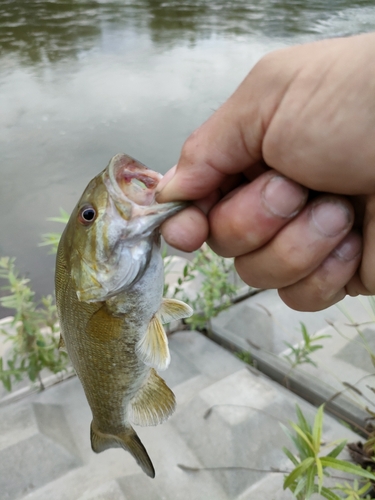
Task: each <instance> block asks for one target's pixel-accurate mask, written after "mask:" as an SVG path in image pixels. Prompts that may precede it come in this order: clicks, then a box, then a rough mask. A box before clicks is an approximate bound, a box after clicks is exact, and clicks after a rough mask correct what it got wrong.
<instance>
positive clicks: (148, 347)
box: [135, 314, 171, 370]
mask: <svg viewBox="0 0 375 500" xmlns="http://www.w3.org/2000/svg"><path fill="white" fill-rule="evenodd" d="M135 349H136V353H137V355H138V357H139V358H140V359H141V360H142V361H143V362H144V363H145V365H147V366H151V367H153V368H156V369H157V370H166V369H167V368H168V366H169V363H170V360H171V357H170V354H169V348H168V339H167V335H166V333H165V331H164V328H163V325H162V324H161V321H160V317H159V315H158V314H155V315H154V316H153V318H152V319H151V321H150V324H149V325H148V328H147V332H146V334H145V335H144V337H142V338H141V339H140V340H139V341H138V343H137V345H136V348H135Z"/></svg>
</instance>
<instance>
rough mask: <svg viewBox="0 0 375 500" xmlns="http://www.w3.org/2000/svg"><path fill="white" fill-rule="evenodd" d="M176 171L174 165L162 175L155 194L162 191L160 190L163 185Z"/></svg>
mask: <svg viewBox="0 0 375 500" xmlns="http://www.w3.org/2000/svg"><path fill="white" fill-rule="evenodd" d="M175 173H176V165H175V166H174V167H172V168H171V169H170V170H168V172H167V173H166V174H165V175H164V176H163V178H162V179H161V181H160V182H159V184H158V185H157V187H156V194H159V193H161V192H162V190H163V189H164V188H165V186H166V185H167V184H168V183H169V181H170V180H171V179H172V178H173V177H174V174H175Z"/></svg>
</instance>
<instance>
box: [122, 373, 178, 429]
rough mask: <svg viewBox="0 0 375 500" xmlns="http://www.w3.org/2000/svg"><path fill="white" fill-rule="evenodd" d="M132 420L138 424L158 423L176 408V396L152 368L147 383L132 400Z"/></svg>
mask: <svg viewBox="0 0 375 500" xmlns="http://www.w3.org/2000/svg"><path fill="white" fill-rule="evenodd" d="M130 405H131V408H130V409H131V412H130V415H129V417H130V420H131V421H132V422H133V423H134V424H136V425H157V424H160V423H162V422H164V420H166V419H167V418H168V417H169V416H170V415H172V413H173V412H174V410H175V408H176V398H175V396H174V394H173V392H172V391H171V390H170V388H169V387H168V386H167V384H166V383H165V382H164V380H163V379H162V378H161V377H159V375H158V374H157V373H156V371H155V370H153V369H152V370H151V372H150V375H149V378H148V379H147V381H146V383H145V384H144V385H143V386H142V387H141V388H140V389H139V391H138V392H137V394H136V395H135V397H134V398H133V399H132V400H131V402H130Z"/></svg>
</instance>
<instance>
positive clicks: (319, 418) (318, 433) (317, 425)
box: [312, 405, 324, 453]
mask: <svg viewBox="0 0 375 500" xmlns="http://www.w3.org/2000/svg"><path fill="white" fill-rule="evenodd" d="M323 414H324V405H321V406H320V407H319V408H318V411H317V413H316V415H315V420H314V426H313V435H312V440H313V446H314V449H315V453H318V451H319V450H320V442H321V440H322V429H323Z"/></svg>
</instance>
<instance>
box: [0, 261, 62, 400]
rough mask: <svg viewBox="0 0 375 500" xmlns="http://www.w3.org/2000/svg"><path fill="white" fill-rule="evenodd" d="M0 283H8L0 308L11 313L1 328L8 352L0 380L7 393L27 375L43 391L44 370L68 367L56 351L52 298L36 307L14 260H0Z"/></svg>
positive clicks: (0, 367)
mask: <svg viewBox="0 0 375 500" xmlns="http://www.w3.org/2000/svg"><path fill="white" fill-rule="evenodd" d="M0 279H1V280H4V281H5V282H6V283H7V284H6V285H3V286H2V287H1V290H4V291H6V293H7V295H5V296H2V297H0V304H1V305H2V306H3V307H6V308H9V309H12V310H13V314H14V317H13V319H12V320H11V321H10V323H9V325H8V328H1V332H2V333H3V334H4V335H5V336H6V341H7V342H9V343H10V344H11V349H10V350H9V353H8V354H7V358H6V359H5V358H4V357H3V358H0V380H1V381H2V383H3V385H4V387H5V388H6V389H7V390H8V391H10V390H11V389H12V382H13V381H19V380H21V379H22V378H23V377H24V375H27V376H28V378H29V379H30V380H31V381H32V382H35V381H36V380H37V379H38V380H39V383H40V387H41V388H43V383H42V380H41V377H40V372H41V371H42V370H43V368H48V369H49V370H50V371H52V372H53V373H57V372H60V371H62V370H64V369H65V368H66V365H67V355H66V354H65V353H64V352H61V351H59V350H58V343H59V336H58V327H57V313H56V306H55V305H54V300H53V297H52V296H51V295H48V296H47V297H43V298H42V299H41V301H40V303H36V302H35V298H34V296H35V293H34V292H33V291H32V290H31V288H30V287H29V281H30V280H28V279H26V278H22V277H20V276H19V274H18V272H17V271H16V269H15V265H14V259H11V258H9V257H2V258H0ZM9 327H10V328H9Z"/></svg>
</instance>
